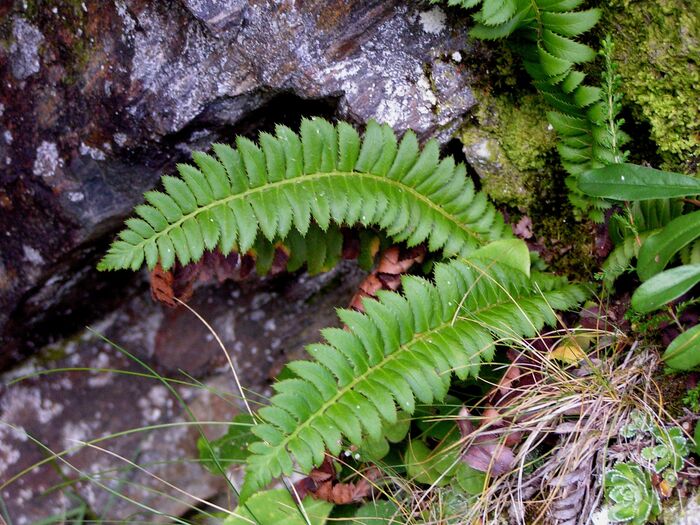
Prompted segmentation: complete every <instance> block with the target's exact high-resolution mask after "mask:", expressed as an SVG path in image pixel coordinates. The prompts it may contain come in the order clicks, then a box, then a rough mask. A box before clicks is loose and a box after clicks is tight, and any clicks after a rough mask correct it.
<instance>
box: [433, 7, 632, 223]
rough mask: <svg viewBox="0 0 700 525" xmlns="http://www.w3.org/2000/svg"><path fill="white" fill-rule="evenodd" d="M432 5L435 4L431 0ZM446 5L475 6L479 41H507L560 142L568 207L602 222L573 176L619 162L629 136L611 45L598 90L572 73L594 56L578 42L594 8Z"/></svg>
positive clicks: (596, 205)
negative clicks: (546, 106)
mask: <svg viewBox="0 0 700 525" xmlns="http://www.w3.org/2000/svg"><path fill="white" fill-rule="evenodd" d="M431 1H432V2H433V3H436V2H437V1H439V0H431ZM447 3H448V5H453V6H460V7H463V8H475V7H477V6H480V7H479V10H478V11H477V12H476V13H475V14H474V15H473V18H474V21H475V23H476V25H475V26H474V27H473V28H472V30H471V31H470V34H471V36H473V37H475V38H480V39H485V40H495V39H501V38H506V37H511V39H512V40H513V42H514V43H513V48H514V50H515V51H517V52H518V53H519V54H520V56H521V57H522V59H523V63H524V66H525V69H526V70H527V72H528V73H529V74H530V76H531V77H532V80H533V84H534V86H535V87H536V88H537V89H538V91H539V92H540V93H541V94H542V97H543V98H544V99H545V100H546V101H547V102H548V103H549V104H550V105H551V106H552V108H553V110H554V111H551V112H550V113H548V115H547V118H548V120H549V123H550V124H551V125H552V127H553V128H554V129H555V130H556V132H557V133H558V135H559V137H560V142H559V144H558V145H557V150H558V151H559V155H560V157H561V161H562V165H563V166H564V168H565V169H566V171H567V172H568V173H569V177H568V178H567V180H566V183H567V186H568V188H569V190H570V194H569V197H570V200H571V203H572V204H573V205H574V206H575V207H576V208H578V209H579V210H581V212H582V213H587V214H588V215H589V216H590V217H591V218H592V219H594V220H595V221H598V222H602V220H603V217H604V210H606V209H608V208H609V207H610V204H609V203H608V202H607V201H606V200H604V199H599V198H592V197H591V196H587V195H585V194H583V193H581V192H580V191H579V190H578V188H577V185H576V179H577V177H578V176H579V175H580V174H581V173H583V172H584V171H587V170H589V169H592V168H597V167H601V166H605V165H608V164H612V163H620V162H624V160H625V159H626V157H627V154H626V153H625V152H623V151H622V146H623V145H624V144H625V143H626V142H627V141H628V140H629V137H628V136H627V135H626V134H625V133H624V132H623V131H622V130H621V129H620V127H621V125H622V124H623V123H624V121H623V120H622V119H620V118H618V113H619V111H620V108H621V104H620V98H621V96H620V94H619V93H618V90H619V86H620V76H619V75H618V74H617V71H616V70H617V66H616V65H615V64H614V63H613V61H612V54H613V47H614V46H613V42H612V39H611V38H610V37H608V38H606V39H605V40H603V42H602V48H601V50H600V55H601V56H602V57H603V59H604V70H603V74H602V78H601V80H602V82H601V85H600V86H599V87H597V86H591V85H586V84H585V83H584V80H585V77H586V75H585V73H583V72H581V71H579V70H577V69H576V66H577V65H579V64H582V63H586V62H590V61H592V60H593V59H595V57H596V52H595V51H594V50H593V49H592V48H591V47H589V46H587V45H585V44H582V43H581V42H578V41H577V38H578V37H579V36H580V35H582V34H583V33H585V32H586V31H588V30H590V29H591V28H592V27H593V26H594V25H595V24H596V23H597V22H598V19H599V18H600V10H599V9H596V8H593V9H586V10H578V11H577V10H576V9H577V8H579V7H580V6H581V4H583V0H570V1H560V0H448V2H447Z"/></svg>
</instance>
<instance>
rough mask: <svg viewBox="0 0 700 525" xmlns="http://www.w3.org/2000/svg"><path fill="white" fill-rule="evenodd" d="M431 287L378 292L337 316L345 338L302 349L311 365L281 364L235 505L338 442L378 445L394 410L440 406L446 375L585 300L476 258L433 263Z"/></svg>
mask: <svg viewBox="0 0 700 525" xmlns="http://www.w3.org/2000/svg"><path fill="white" fill-rule="evenodd" d="M434 279H435V281H434V283H431V282H429V281H427V280H425V279H422V278H419V277H414V276H409V277H404V278H403V294H398V293H393V292H379V294H378V300H376V301H374V300H366V301H365V313H364V314H363V313H359V312H356V311H351V310H340V311H339V317H340V319H341V320H342V322H343V323H344V324H345V325H346V326H347V327H348V330H341V329H335V328H331V329H326V330H324V331H323V335H324V337H325V340H326V341H325V342H324V343H323V344H314V345H310V346H309V347H307V350H308V352H309V354H310V355H311V357H312V358H313V360H312V361H296V362H292V363H290V364H289V365H288V369H289V371H290V372H291V373H292V375H293V377H292V378H290V379H285V380H283V381H280V382H278V383H276V384H275V385H274V386H273V388H274V390H275V391H276V394H275V395H274V396H273V397H272V398H271V400H270V406H269V407H266V408H262V409H260V411H259V416H260V418H261V420H262V423H260V424H258V425H257V426H256V427H255V428H254V429H253V432H254V433H255V434H256V435H257V436H259V437H260V438H261V439H262V440H263V441H261V442H258V443H255V444H252V445H251V447H250V451H251V455H250V456H249V459H248V468H247V473H246V479H245V483H244V485H243V488H242V492H241V498H242V499H243V500H245V498H246V497H248V496H250V495H251V494H253V493H254V492H255V491H257V490H259V489H260V488H262V487H264V486H265V485H267V484H268V483H269V482H270V481H271V480H272V479H273V478H275V477H277V476H279V475H282V474H284V475H289V474H291V473H292V469H293V465H294V462H296V464H297V465H299V467H300V468H301V469H302V470H304V471H309V470H311V469H312V468H313V467H314V466H317V465H319V464H320V463H321V462H322V461H323V457H324V454H325V450H326V449H327V450H328V451H330V453H331V454H335V455H337V454H339V453H340V452H341V448H342V445H343V442H344V440H347V441H349V442H350V443H352V444H354V445H358V446H359V445H361V444H362V443H363V442H364V441H365V440H366V439H371V440H373V441H378V440H381V439H383V427H384V425H386V424H391V423H393V422H395V421H396V418H397V410H399V409H401V410H404V411H406V412H408V413H409V414H410V413H413V411H414V410H415V407H416V402H418V403H431V402H433V401H436V400H442V399H443V398H444V397H445V395H446V394H447V391H448V388H449V385H450V381H451V376H452V374H453V373H454V374H455V375H456V376H457V377H459V378H462V379H465V378H467V377H468V376H476V375H477V374H478V372H479V366H480V363H481V361H482V360H486V361H488V360H490V359H492V357H493V352H494V345H495V342H496V341H497V340H499V339H501V338H512V337H522V336H525V337H528V336H533V335H535V333H536V332H537V331H538V330H539V329H541V328H542V326H543V325H545V324H553V323H554V322H555V320H556V319H555V315H554V309H557V310H563V309H568V308H571V307H572V306H573V305H575V304H577V303H579V302H580V301H582V300H583V299H584V297H585V295H586V293H585V292H584V290H583V289H581V288H579V287H578V286H575V285H570V284H568V283H566V281H565V280H562V279H560V278H557V277H553V276H549V275H542V274H535V275H533V276H532V277H531V278H528V276H527V275H526V274H525V273H523V272H521V271H517V270H514V269H512V268H508V267H504V266H499V265H498V264H490V265H489V264H487V263H485V262H483V261H479V259H462V260H453V261H451V262H449V263H446V264H438V265H437V266H436V269H435V273H434Z"/></svg>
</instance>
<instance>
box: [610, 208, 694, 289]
mask: <svg viewBox="0 0 700 525" xmlns="http://www.w3.org/2000/svg"><path fill="white" fill-rule="evenodd" d="M682 214H683V201H682V200H680V199H657V200H648V201H635V202H633V203H631V204H630V205H629V206H628V207H627V208H626V209H625V211H624V212H619V213H618V214H616V215H613V216H612V217H611V219H610V223H609V228H608V231H609V232H610V237H611V238H612V240H613V242H614V243H615V245H616V246H615V248H614V249H613V251H612V252H610V255H608V257H607V259H606V260H605V262H604V263H603V265H602V267H601V270H602V274H603V283H604V284H605V286H606V287H607V288H612V286H613V284H614V283H615V281H616V280H617V278H618V277H620V275H622V274H623V273H625V272H626V271H627V270H630V269H632V268H633V267H632V261H633V260H634V259H635V258H636V257H637V256H638V255H639V250H640V248H641V246H642V244H643V243H644V241H645V240H646V239H647V238H648V237H650V236H651V235H652V234H653V233H656V232H658V231H660V230H661V229H662V228H663V227H664V226H666V225H667V224H668V223H669V222H671V221H672V220H673V219H675V218H676V217H680V216H681V215H682Z"/></svg>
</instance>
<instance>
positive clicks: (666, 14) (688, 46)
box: [601, 0, 700, 172]
mask: <svg viewBox="0 0 700 525" xmlns="http://www.w3.org/2000/svg"><path fill="white" fill-rule="evenodd" d="M601 30H603V31H610V32H611V33H612V35H613V37H614V38H615V41H616V57H615V59H616V60H617V62H618V63H619V64H620V74H621V75H622V77H623V82H624V83H623V87H622V90H623V94H624V97H625V99H624V103H625V105H626V106H628V107H630V108H631V109H632V111H633V115H634V117H635V118H636V119H638V120H641V121H646V122H648V123H649V126H650V129H651V139H652V140H653V141H654V142H655V143H656V144H657V146H658V150H659V154H660V155H661V157H662V159H663V160H664V163H665V166H664V167H665V168H667V169H680V170H683V171H686V172H693V171H697V163H698V162H699V161H700V102H698V93H700V10H699V9H698V6H697V0H612V1H611V2H610V3H609V5H608V7H607V8H606V14H605V17H604V18H603V20H602V23H601ZM633 139H634V137H633Z"/></svg>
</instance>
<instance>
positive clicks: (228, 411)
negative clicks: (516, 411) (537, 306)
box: [0, 263, 364, 525]
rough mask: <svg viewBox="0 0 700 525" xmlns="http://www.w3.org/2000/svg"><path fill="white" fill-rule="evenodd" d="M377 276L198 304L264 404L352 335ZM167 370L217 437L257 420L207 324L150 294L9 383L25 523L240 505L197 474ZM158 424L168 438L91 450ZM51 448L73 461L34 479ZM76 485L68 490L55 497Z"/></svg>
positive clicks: (1, 414)
mask: <svg viewBox="0 0 700 525" xmlns="http://www.w3.org/2000/svg"><path fill="white" fill-rule="evenodd" d="M363 276H364V274H363V272H361V271H358V270H357V268H356V266H355V265H354V264H351V263H344V264H341V265H340V266H339V267H338V268H336V269H335V270H333V271H331V272H328V273H326V274H323V275H319V276H316V277H313V278H311V277H308V276H306V275H304V274H302V275H299V276H280V277H276V278H274V279H268V280H262V281H256V282H249V283H243V284H242V285H241V284H233V283H228V284H225V285H224V286H221V287H216V288H215V287H208V288H204V289H199V290H198V291H197V292H196V294H195V296H194V298H193V300H192V301H191V303H190V306H191V307H192V308H193V309H194V310H195V311H197V312H198V313H199V314H200V315H201V316H202V317H203V318H204V319H206V320H207V322H209V323H210V325H211V326H212V328H213V330H214V332H215V333H216V334H217V335H218V336H219V337H220V338H221V341H222V343H223V344H224V346H225V348H226V349H227V350H228V352H229V355H230V356H231V359H232V362H233V363H234V364H235V368H236V371H237V374H238V376H239V378H240V380H241V382H242V384H243V387H244V389H245V390H246V391H247V393H248V398H249V400H250V404H251V405H252V406H253V407H255V406H256V405H257V404H258V403H259V402H260V400H261V398H260V397H259V396H260V395H262V396H266V395H269V394H270V392H269V388H268V382H269V379H270V377H271V376H272V375H273V374H275V373H276V372H277V371H278V370H279V369H280V367H281V366H282V364H283V363H284V361H286V360H287V359H288V358H290V357H291V358H294V357H301V350H302V348H303V345H304V344H306V343H310V342H313V341H317V340H318V337H319V336H318V331H319V330H320V329H321V328H323V327H325V326H333V325H338V320H337V317H336V315H335V311H334V307H335V306H338V305H345V304H347V303H348V302H349V300H350V298H351V296H352V294H353V293H354V292H355V290H356V289H357V286H358V284H359V281H360V280H361V279H362V278H363ZM109 341H111V343H110V342H109ZM112 343H113V344H112ZM117 347H121V348H123V349H124V350H125V351H126V352H129V354H131V355H132V356H133V357H130V356H128V355H127V354H126V353H125V352H121V351H119V350H118V349H117ZM137 360H140V361H141V362H143V363H144V364H145V365H147V366H148V367H149V368H146V367H145V366H144V365H142V364H139V362H138V361H137ZM87 369H89V370H87ZM153 373H157V374H160V375H161V376H162V377H164V378H168V379H169V380H170V382H169V383H168V384H169V385H171V386H172V387H173V388H174V389H175V390H176V391H177V392H178V394H179V395H180V396H181V398H182V400H183V402H184V403H186V404H187V407H188V410H189V411H191V413H192V415H193V416H194V418H195V420H196V421H199V422H201V430H202V431H203V432H205V434H207V435H208V437H210V438H214V437H218V435H220V434H222V433H223V432H224V431H225V424H226V423H227V422H228V421H230V420H231V418H232V417H233V415H235V414H236V413H238V412H239V411H241V410H244V406H243V404H242V402H241V401H240V396H239V394H238V390H237V388H236V383H235V381H234V377H233V374H232V373H231V369H230V367H229V364H228V360H227V358H226V356H225V355H224V353H223V352H222V350H221V348H220V347H219V345H218V344H217V342H216V340H215V338H214V336H213V334H212V333H211V332H210V331H209V330H208V329H207V328H206V326H205V325H204V324H203V323H201V322H200V321H198V320H197V318H196V317H195V316H194V314H192V313H191V312H189V311H188V310H186V309H185V308H182V307H180V308H177V309H169V308H167V307H164V306H161V305H159V304H155V303H154V302H153V301H151V300H150V298H146V297H143V296H135V297H134V298H133V299H132V300H130V301H128V302H127V303H125V304H124V305H122V307H121V308H120V309H119V310H117V311H115V312H112V313H110V314H109V315H107V316H106V317H105V318H103V319H100V320H99V321H97V322H96V323H94V324H93V326H92V330H85V331H83V332H81V333H80V334H78V335H76V336H75V337H73V338H71V339H70V340H67V341H64V342H62V343H61V344H58V345H53V346H50V347H47V348H45V349H44V350H42V351H41V352H39V353H38V354H37V355H36V356H35V357H33V358H32V359H30V360H28V361H25V363H24V365H23V366H22V367H20V368H17V369H15V370H12V371H11V372H7V373H6V374H5V375H4V376H3V377H0V379H2V384H5V385H7V386H6V387H4V388H3V390H0V422H2V424H0V485H2V484H3V482H5V481H10V480H11V479H12V478H13V477H14V476H16V475H18V474H20V476H19V478H18V479H16V480H14V481H12V482H11V483H10V484H9V485H8V486H6V487H4V488H3V489H2V490H0V497H2V500H3V502H4V504H5V506H6V508H7V510H8V512H9V517H10V519H11V523H13V524H15V525H24V524H28V523H32V522H33V521H35V520H39V519H44V518H47V517H48V516H51V515H60V514H61V512H69V511H71V510H72V509H76V508H78V507H79V505H80V502H81V501H84V502H85V503H86V504H87V507H88V508H89V509H90V510H91V512H93V513H94V515H95V518H99V519H102V520H105V521H109V520H125V519H126V520H130V522H131V521H138V520H146V521H147V522H164V521H167V520H166V519H165V518H164V516H158V514H156V513H155V512H150V511H148V510H147V508H151V509H157V510H158V511H159V512H160V513H162V514H164V515H165V516H180V515H182V514H185V513H186V512H187V511H189V510H191V508H192V506H193V505H194V504H196V501H195V499H194V498H195V497H196V498H200V499H209V498H212V497H213V496H215V495H217V494H221V493H225V494H227V495H228V497H230V498H233V497H234V494H233V492H232V491H231V490H230V489H229V490H227V488H228V487H227V485H226V482H225V480H224V479H223V478H220V477H215V476H212V475H209V474H207V473H206V472H205V471H204V470H203V469H202V468H201V467H200V466H199V465H198V464H197V463H196V459H197V457H198V453H197V446H196V443H197V438H198V437H199V435H200V434H199V432H200V428H199V427H198V426H197V425H194V424H192V419H191V418H190V417H188V413H187V412H186V410H185V409H184V407H183V406H182V405H181V404H180V402H179V401H178V400H177V398H176V397H174V396H173V395H172V393H171V392H169V391H168V389H167V388H166V386H165V385H164V384H163V382H161V381H159V380H158V379H157V378H154V377H153ZM148 376H151V377H148ZM20 378H24V379H22V380H21V381H17V380H18V379H20ZM207 422H209V423H207ZM154 425H162V426H163V428H157V429H147V430H143V431H135V432H127V433H125V434H124V435H121V436H119V437H115V438H110V439H106V440H101V441H98V442H96V443H94V445H88V446H86V445H84V443H85V442H88V441H91V440H95V439H98V438H101V437H105V436H109V435H113V434H117V433H121V432H126V431H129V430H131V429H139V428H143V427H152V426H154ZM98 447H99V448H98ZM48 451H51V452H52V453H56V454H60V453H64V455H61V456H60V459H56V460H55V461H53V462H51V463H47V464H43V465H41V466H39V467H38V468H35V469H33V470H30V471H28V472H25V473H23V474H22V472H23V471H24V470H25V469H28V468H30V467H32V466H33V465H34V464H36V463H38V462H41V461H42V460H43V459H44V458H45V457H46V455H47V452H48ZM130 462H131V463H130ZM132 463H133V464H132ZM136 464H137V465H138V467H137V466H135V465H136ZM81 477H83V479H82V480H80V478H81ZM63 482H66V489H65V490H63V491H51V490H50V489H51V488H52V487H53V486H55V485H59V484H61V483H63ZM166 482H167V483H169V484H170V485H167V484H166ZM110 491H116V492H118V493H119V494H120V495H121V496H120V497H116V496H115V495H113V494H112V493H111V492H110ZM126 498H129V499H130V500H131V501H129V500H127V499H126ZM1 508H2V507H1V506H0V509H1ZM202 508H205V507H202ZM227 508H228V509H233V508H234V505H233V504H232V505H231V506H229V507H227ZM208 510H210V511H213V510H214V509H211V508H210V509H208ZM0 516H2V513H1V512H0Z"/></svg>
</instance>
